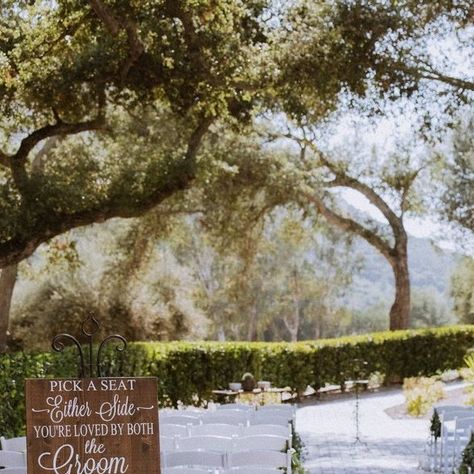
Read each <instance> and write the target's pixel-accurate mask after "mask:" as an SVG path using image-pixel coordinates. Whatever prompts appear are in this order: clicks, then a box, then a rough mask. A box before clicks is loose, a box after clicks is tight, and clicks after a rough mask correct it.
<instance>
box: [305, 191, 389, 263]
mask: <svg viewBox="0 0 474 474" xmlns="http://www.w3.org/2000/svg"><path fill="white" fill-rule="evenodd" d="M303 195H304V196H305V197H306V199H307V200H308V201H309V202H312V203H313V204H314V205H315V206H316V209H317V210H318V212H319V213H320V214H321V215H322V216H324V218H325V219H326V220H327V221H328V222H329V223H330V224H332V225H334V226H336V227H338V228H339V229H341V230H344V231H349V232H352V233H354V234H356V235H358V236H359V237H362V238H363V239H365V240H366V241H367V242H368V243H369V244H371V245H372V246H373V247H375V248H376V249H377V250H378V251H379V252H380V253H381V254H382V255H383V256H384V257H385V258H386V259H387V260H388V261H389V262H390V264H393V261H394V249H392V247H390V245H389V244H388V242H386V241H385V240H384V239H382V238H381V237H379V236H378V235H377V234H376V233H375V232H373V231H371V230H370V229H367V228H366V227H364V226H363V225H361V224H359V223H358V222H356V221H355V220H353V219H350V218H348V217H343V216H341V215H339V214H337V213H336V212H334V211H333V210H331V209H329V207H328V206H327V205H326V204H325V203H324V201H323V200H322V198H320V197H319V196H317V195H316V194H314V193H310V192H304V193H303Z"/></svg>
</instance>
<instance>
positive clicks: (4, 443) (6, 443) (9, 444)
mask: <svg viewBox="0 0 474 474" xmlns="http://www.w3.org/2000/svg"><path fill="white" fill-rule="evenodd" d="M0 445H1V447H2V449H4V450H5V451H21V452H22V451H26V436H19V437H17V438H10V439H6V438H5V437H3V436H0Z"/></svg>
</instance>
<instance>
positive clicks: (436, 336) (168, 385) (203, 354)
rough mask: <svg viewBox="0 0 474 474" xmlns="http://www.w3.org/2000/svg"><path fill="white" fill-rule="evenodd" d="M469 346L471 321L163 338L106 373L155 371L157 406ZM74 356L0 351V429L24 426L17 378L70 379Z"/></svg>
mask: <svg viewBox="0 0 474 474" xmlns="http://www.w3.org/2000/svg"><path fill="white" fill-rule="evenodd" d="M472 346H474V327H473V326H455V327H446V328H437V329H431V330H417V331H396V332H383V333H374V334H368V335H364V336H354V337H345V338H339V339H328V340H319V341H305V342H299V343H294V344H291V343H262V342H252V343H245V342H228V343H218V342H202V343H189V342H170V343H156V342H150V343H132V344H129V347H128V349H127V351H126V353H125V355H123V356H122V355H121V354H118V353H116V352H115V351H114V350H113V348H109V349H110V350H109V351H108V352H107V354H106V357H105V360H104V365H103V372H104V373H105V374H106V375H109V376H119V375H126V376H156V377H158V384H159V387H158V389H159V397H160V403H161V405H162V406H169V405H174V406H176V405H177V404H178V402H182V403H184V404H195V405H198V404H202V403H203V402H205V401H207V400H211V399H213V396H212V390H213V389H216V388H225V387H227V385H228V383H229V382H232V381H239V380H240V378H241V376H242V374H243V373H244V372H252V373H253V374H254V375H255V377H256V378H257V379H262V380H270V381H271V382H272V384H273V385H274V386H280V387H283V386H290V387H292V388H293V389H296V390H299V391H302V390H304V389H305V388H306V386H307V385H311V386H313V387H314V388H318V387H320V386H323V385H324V384H325V383H341V382H343V381H344V380H347V379H348V378H351V377H352V376H353V375H354V373H353V372H354V360H355V359H360V360H364V361H366V362H367V366H366V368H365V370H366V371H367V375H368V374H369V373H372V372H376V371H379V372H382V373H384V374H385V375H386V378H387V380H388V381H391V382H397V381H401V380H402V379H403V378H405V377H412V376H417V375H433V374H435V373H436V372H440V371H444V370H447V369H452V368H458V367H461V366H462V365H463V357H464V355H465V354H466V352H467V350H468V349H470V348H471V347H472ZM76 374H77V357H76V354H75V353H74V352H73V351H72V350H68V351H65V353H63V354H60V355H58V354H52V353H46V354H30V353H15V354H3V355H0V434H1V435H6V436H12V435H18V434H21V433H23V432H24V384H23V380H24V378H28V377H33V378H35V377H74V376H76Z"/></svg>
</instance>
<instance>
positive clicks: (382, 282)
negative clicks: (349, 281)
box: [347, 236, 460, 309]
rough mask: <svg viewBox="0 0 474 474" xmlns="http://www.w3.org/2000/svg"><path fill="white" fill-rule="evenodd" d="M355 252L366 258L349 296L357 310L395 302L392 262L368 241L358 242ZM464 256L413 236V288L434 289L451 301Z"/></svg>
mask: <svg viewBox="0 0 474 474" xmlns="http://www.w3.org/2000/svg"><path fill="white" fill-rule="evenodd" d="M354 250H355V252H357V253H358V254H360V255H363V256H364V263H363V268H362V270H361V272H360V273H359V274H358V275H356V276H355V278H354V283H353V285H352V288H351V289H350V290H349V292H348V293H349V294H348V295H347V302H348V304H349V305H350V306H351V307H353V308H354V309H364V308H367V307H369V306H372V305H375V304H379V303H385V304H387V305H390V304H391V303H392V299H393V291H394V289H393V288H394V284H393V274H392V269H391V268H390V266H389V264H388V262H387V261H386V260H385V259H384V258H383V257H382V256H381V255H380V254H379V253H378V252H377V251H376V250H374V248H373V247H371V246H370V245H368V244H367V243H366V242H365V241H364V240H361V239H357V240H356V241H355V242H354ZM459 258H460V256H459V255H458V254H455V253H452V252H448V251H445V250H442V249H439V248H437V247H435V246H434V245H433V244H432V242H431V241H430V240H429V239H420V238H417V237H412V236H410V237H409V243H408V260H409V267H410V276H411V283H412V288H413V289H415V290H416V289H417V288H419V289H421V288H431V289H435V290H436V292H437V293H439V294H440V295H441V296H443V297H444V299H445V300H446V301H449V285H450V278H451V274H452V272H453V270H454V268H455V267H456V264H457V262H458V260H459Z"/></svg>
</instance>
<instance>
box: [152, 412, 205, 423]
mask: <svg viewBox="0 0 474 474" xmlns="http://www.w3.org/2000/svg"><path fill="white" fill-rule="evenodd" d="M199 424H201V418H200V417H199V416H195V415H187V414H186V415H162V416H160V425H184V426H186V425H199Z"/></svg>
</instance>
